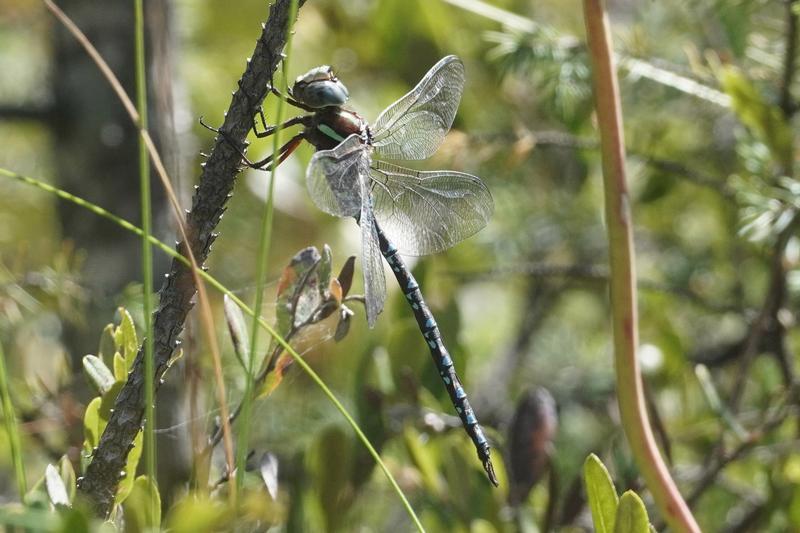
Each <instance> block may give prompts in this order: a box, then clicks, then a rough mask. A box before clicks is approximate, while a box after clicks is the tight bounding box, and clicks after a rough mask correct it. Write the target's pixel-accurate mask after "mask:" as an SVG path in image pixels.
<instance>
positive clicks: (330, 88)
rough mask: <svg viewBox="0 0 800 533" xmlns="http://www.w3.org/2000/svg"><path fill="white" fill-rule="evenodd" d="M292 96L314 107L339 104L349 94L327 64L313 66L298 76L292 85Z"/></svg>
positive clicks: (342, 102)
mask: <svg viewBox="0 0 800 533" xmlns="http://www.w3.org/2000/svg"><path fill="white" fill-rule="evenodd" d="M292 95H293V96H294V98H295V99H296V100H297V101H299V102H301V103H303V104H305V105H307V106H309V107H312V108H315V109H319V108H323V107H328V106H340V105H342V104H344V103H345V102H347V99H348V98H349V97H350V94H349V93H348V92H347V87H345V86H344V84H343V83H342V82H340V81H339V80H338V79H337V78H336V76H334V74H333V69H332V68H331V67H329V66H327V65H323V66H321V67H317V68H313V69H311V70H309V71H308V72H306V73H305V74H303V75H302V76H299V77H298V78H297V79H296V80H295V82H294V86H293V87H292Z"/></svg>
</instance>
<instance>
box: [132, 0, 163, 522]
mask: <svg viewBox="0 0 800 533" xmlns="http://www.w3.org/2000/svg"><path fill="white" fill-rule="evenodd" d="M133 5H134V38H135V41H136V42H135V47H136V49H135V62H136V109H137V110H138V111H139V127H140V128H141V129H142V130H146V129H147V73H146V70H145V53H144V8H143V6H142V0H134V2H133ZM139 193H140V197H141V199H140V202H141V212H142V214H141V217H142V284H143V285H144V286H143V287H142V289H143V290H142V307H143V308H144V311H143V313H144V372H145V374H146V375H147V376H148V379H146V380H145V381H144V401H145V404H144V413H145V414H144V418H145V424H144V465H145V473H146V474H147V476H148V477H149V478H150V479H151V480H153V482H154V483H155V482H156V454H157V450H156V437H155V431H154V430H153V429H154V427H155V426H154V425H155V422H156V420H155V407H154V402H155V390H154V386H153V378H152V376H153V375H155V364H154V362H153V250H152V249H151V247H150V240H149V238H148V237H149V236H150V234H151V225H152V213H151V203H150V159H149V158H148V155H147V145H146V144H145V141H144V138H143V137H142V136H141V135H140V136H139ZM153 516H155V514H153Z"/></svg>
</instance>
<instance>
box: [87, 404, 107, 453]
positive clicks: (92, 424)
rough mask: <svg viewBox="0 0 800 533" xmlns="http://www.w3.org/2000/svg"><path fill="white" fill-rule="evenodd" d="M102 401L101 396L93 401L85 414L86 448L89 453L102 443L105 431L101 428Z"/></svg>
mask: <svg viewBox="0 0 800 533" xmlns="http://www.w3.org/2000/svg"><path fill="white" fill-rule="evenodd" d="M102 401H103V400H102V399H101V398H100V397H99V396H98V397H97V398H95V399H93V400H92V401H91V402H89V405H87V406H86V411H84V413H83V438H84V439H85V440H84V448H85V449H86V451H88V452H91V451H92V450H94V449H95V448H96V447H97V443H98V442H100V434H101V433H102V431H103V430H102V428H101V427H100V404H101V402H102Z"/></svg>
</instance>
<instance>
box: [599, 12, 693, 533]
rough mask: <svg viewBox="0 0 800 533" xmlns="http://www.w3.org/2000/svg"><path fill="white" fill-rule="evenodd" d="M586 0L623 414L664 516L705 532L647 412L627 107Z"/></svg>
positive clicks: (605, 34)
mask: <svg viewBox="0 0 800 533" xmlns="http://www.w3.org/2000/svg"><path fill="white" fill-rule="evenodd" d="M583 5H584V17H585V21H586V38H587V42H588V45H589V51H590V56H591V61H592V82H593V87H594V98H595V110H596V112H597V122H598V126H599V129H600V142H601V150H602V160H603V188H604V193H605V204H606V207H605V214H606V228H607V232H608V245H609V266H610V274H611V275H610V279H609V285H610V292H611V312H612V322H613V331H614V367H615V372H616V377H617V397H618V401H619V410H620V416H621V418H622V425H623V428H624V430H625V436H626V437H627V439H628V444H629V445H630V447H631V451H632V452H633V456H634V459H635V460H636V464H637V465H638V467H639V469H640V470H641V472H642V475H643V476H644V479H645V482H646V483H647V487H648V489H650V492H651V493H652V495H653V499H654V500H655V503H656V505H657V507H658V508H659V510H660V511H661V513H662V515H663V516H664V519H665V520H666V521H667V523H668V524H669V525H670V527H671V528H672V529H673V530H675V531H690V532H699V531H700V528H699V526H698V525H697V522H696V520H695V518H694V516H692V513H691V511H690V510H689V507H688V506H687V505H686V502H685V501H684V500H683V498H682V497H681V495H680V493H679V492H678V488H677V486H676V485H675V482H674V481H673V479H672V477H671V476H670V473H669V470H668V469H667V465H666V464H665V463H664V460H663V458H662V457H661V453H660V452H659V450H658V446H657V445H656V441H655V438H654V436H653V431H652V429H651V428H650V422H649V420H648V416H647V408H646V404H645V399H644V388H643V386H642V377H641V374H640V372H639V362H638V359H637V357H636V348H637V345H638V342H639V338H638V337H639V334H638V317H637V309H636V266H635V262H634V259H635V257H634V250H633V228H632V219H631V210H630V199H629V195H628V185H627V180H626V176H625V141H624V138H623V134H622V111H621V107H620V101H619V88H618V85H617V77H616V72H615V65H614V59H613V55H612V54H613V53H612V51H611V36H610V31H609V23H608V17H607V15H606V13H605V10H604V7H603V3H602V0H584V3H583Z"/></svg>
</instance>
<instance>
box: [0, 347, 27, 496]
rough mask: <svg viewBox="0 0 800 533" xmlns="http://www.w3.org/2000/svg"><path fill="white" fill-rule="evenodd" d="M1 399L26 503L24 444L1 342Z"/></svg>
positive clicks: (20, 493) (19, 486)
mask: <svg viewBox="0 0 800 533" xmlns="http://www.w3.org/2000/svg"><path fill="white" fill-rule="evenodd" d="M0 399H1V400H2V403H3V421H4V422H5V426H6V433H8V442H9V445H10V446H11V462H12V463H14V476H15V477H16V481H17V491H18V492H19V500H20V501H21V502H22V503H25V494H27V492H28V487H27V482H26V481H25V465H24V464H23V462H22V445H21V444H20V440H19V425H18V424H17V416H16V414H15V413H14V404H12V403H11V391H10V388H9V380H8V371H7V370H6V355H5V352H3V343H2V342H0Z"/></svg>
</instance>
